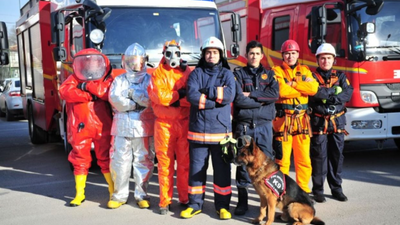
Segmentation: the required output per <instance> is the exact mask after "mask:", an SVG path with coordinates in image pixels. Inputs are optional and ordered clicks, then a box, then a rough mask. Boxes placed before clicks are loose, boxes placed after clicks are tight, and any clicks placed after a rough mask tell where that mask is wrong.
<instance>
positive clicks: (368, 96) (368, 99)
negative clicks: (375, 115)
mask: <svg viewBox="0 0 400 225" xmlns="http://www.w3.org/2000/svg"><path fill="white" fill-rule="evenodd" d="M360 94H361V99H362V100H363V101H364V102H365V103H370V104H378V98H377V97H376V95H375V93H374V92H372V91H360Z"/></svg>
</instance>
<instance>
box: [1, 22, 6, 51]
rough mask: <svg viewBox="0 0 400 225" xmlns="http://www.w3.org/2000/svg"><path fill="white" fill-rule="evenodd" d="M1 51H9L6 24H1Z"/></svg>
mask: <svg viewBox="0 0 400 225" xmlns="http://www.w3.org/2000/svg"><path fill="white" fill-rule="evenodd" d="M0 50H8V34H7V26H6V23H5V22H0Z"/></svg>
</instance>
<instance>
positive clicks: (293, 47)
mask: <svg viewBox="0 0 400 225" xmlns="http://www.w3.org/2000/svg"><path fill="white" fill-rule="evenodd" d="M288 51H298V52H300V47H299V44H297V42H296V41H294V40H287V41H285V42H283V44H282V47H281V52H282V53H283V52H288Z"/></svg>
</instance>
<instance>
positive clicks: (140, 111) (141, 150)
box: [107, 43, 155, 209]
mask: <svg viewBox="0 0 400 225" xmlns="http://www.w3.org/2000/svg"><path fill="white" fill-rule="evenodd" d="M146 61H147V56H146V52H145V50H144V48H143V47H142V46H141V45H139V44H138V43H134V44H132V45H130V46H129V47H128V48H127V49H126V51H125V54H124V55H123V57H122V65H123V67H124V69H125V70H126V72H125V73H124V74H121V75H119V76H118V77H116V78H115V79H114V81H113V83H112V84H111V88H110V96H109V99H110V103H111V105H112V107H113V110H114V119H113V124H112V129H111V134H112V135H113V142H112V149H111V151H110V158H111V163H110V170H111V174H112V178H113V181H114V188H115V189H114V193H113V195H112V198H111V200H110V201H109V202H108V204H107V207H108V208H112V209H115V208H118V207H120V206H121V205H123V204H125V203H126V201H127V200H128V195H129V177H130V175H131V169H133V177H134V180H135V193H134V196H135V200H136V203H137V205H138V206H139V208H141V209H145V208H149V207H150V197H149V196H148V194H147V188H148V185H149V181H150V178H151V177H152V175H153V168H154V140H153V132H154V119H155V117H154V113H153V110H152V108H151V107H150V99H149V96H148V93H147V87H148V85H149V83H150V75H149V74H147V72H146Z"/></svg>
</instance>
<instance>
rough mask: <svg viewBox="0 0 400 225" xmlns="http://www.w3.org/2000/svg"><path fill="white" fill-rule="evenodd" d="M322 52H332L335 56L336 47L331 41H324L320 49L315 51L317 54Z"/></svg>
mask: <svg viewBox="0 0 400 225" xmlns="http://www.w3.org/2000/svg"><path fill="white" fill-rule="evenodd" d="M320 54H331V55H333V57H336V50H335V47H333V46H332V45H331V44H329V43H322V44H321V45H320V46H319V47H318V49H317V53H315V56H318V55H320Z"/></svg>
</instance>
